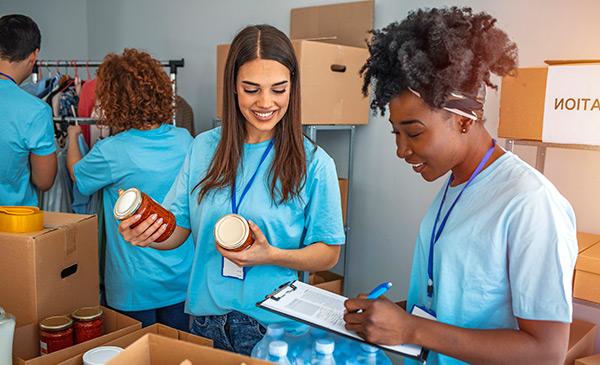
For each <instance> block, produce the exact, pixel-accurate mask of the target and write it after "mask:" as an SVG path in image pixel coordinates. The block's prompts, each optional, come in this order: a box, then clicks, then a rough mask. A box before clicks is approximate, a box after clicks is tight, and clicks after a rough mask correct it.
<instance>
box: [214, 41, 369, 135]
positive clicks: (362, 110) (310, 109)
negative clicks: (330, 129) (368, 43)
mask: <svg viewBox="0 0 600 365" xmlns="http://www.w3.org/2000/svg"><path fill="white" fill-rule="evenodd" d="M292 44H293V46H294V50H295V51H296V57H297V58H298V64H299V65H298V67H299V68H300V88H301V90H302V91H301V92H302V97H301V108H302V112H301V120H302V124H367V123H368V122H369V98H366V97H364V96H363V95H362V92H361V87H362V78H361V77H360V75H359V73H358V72H359V70H360V68H361V67H362V66H363V64H364V63H365V62H366V60H367V58H368V55H369V52H368V51H367V50H366V49H364V48H357V47H348V46H341V45H336V44H328V43H322V42H315V41H306V40H294V41H292ZM228 51H229V45H219V46H217V106H216V113H217V118H219V119H221V118H222V116H223V110H222V108H223V78H224V75H223V73H224V71H225V62H226V60H227V52H228Z"/></svg>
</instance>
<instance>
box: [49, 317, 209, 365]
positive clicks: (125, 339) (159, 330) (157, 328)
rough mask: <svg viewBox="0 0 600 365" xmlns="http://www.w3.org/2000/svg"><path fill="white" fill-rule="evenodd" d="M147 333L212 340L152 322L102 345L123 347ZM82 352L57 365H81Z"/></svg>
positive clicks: (197, 341)
mask: <svg viewBox="0 0 600 365" xmlns="http://www.w3.org/2000/svg"><path fill="white" fill-rule="evenodd" d="M149 333H152V334H155V335H160V336H164V337H168V338H173V339H176V340H180V341H184V342H189V343H194V344H197V345H201V346H208V347H212V346H213V342H212V340H209V339H208V338H204V337H200V336H196V335H193V334H191V333H187V332H183V331H179V330H176V329H175V328H171V327H169V326H165V325H164V324H160V323H157V324H153V325H151V326H148V327H144V328H142V329H140V330H137V331H134V332H131V333H129V334H126V335H124V336H122V337H119V338H117V339H114V340H112V341H109V342H106V343H103V344H102V346H117V347H120V348H123V349H124V348H126V347H127V346H129V345H131V344H132V343H134V342H135V341H137V340H139V339H140V338H142V337H144V336H145V335H147V334H149ZM83 354H84V353H80V354H78V355H77V356H75V357H72V358H70V359H68V360H66V361H63V362H61V363H59V364H58V365H83Z"/></svg>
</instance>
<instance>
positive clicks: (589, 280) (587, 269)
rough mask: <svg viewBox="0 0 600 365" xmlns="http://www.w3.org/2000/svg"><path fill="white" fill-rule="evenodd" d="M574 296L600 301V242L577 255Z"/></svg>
mask: <svg viewBox="0 0 600 365" xmlns="http://www.w3.org/2000/svg"><path fill="white" fill-rule="evenodd" d="M573 296H574V297H575V298H578V299H583V300H587V301H590V302H595V303H600V242H598V243H595V244H594V245H592V246H591V247H588V248H587V249H585V250H584V251H583V252H581V253H580V254H579V255H578V256H577V264H576V265H575V284H574V285H573Z"/></svg>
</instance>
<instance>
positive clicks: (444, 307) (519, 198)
mask: <svg viewBox="0 0 600 365" xmlns="http://www.w3.org/2000/svg"><path fill="white" fill-rule="evenodd" d="M463 185H464V184H461V185H459V186H455V187H450V188H449V189H448V195H447V197H446V201H445V203H444V207H443V209H442V212H441V214H440V217H444V216H445V214H446V212H447V211H448V208H449V207H450V205H451V203H452V202H454V200H455V199H456V196H457V194H458V193H460V191H461V190H462V188H463ZM442 194H443V190H442V191H440V193H438V195H437V196H436V198H435V200H434V201H433V203H432V204H431V206H430V208H429V210H428V211H427V213H426V215H425V217H424V218H423V220H422V222H421V226H420V230H419V235H418V237H417V245H416V248H415V253H414V257H413V267H412V273H411V279H410V288H409V293H408V308H412V305H421V306H426V307H427V306H428V303H429V298H428V296H427V279H428V275H427V261H428V255H429V243H430V238H431V231H432V228H433V224H434V221H435V216H436V213H437V211H438V209H439V206H440V201H441V199H442ZM440 219H441V218H440ZM576 257H577V237H576V226H575V214H574V212H573V209H572V208H571V206H570V204H569V202H568V201H567V200H566V199H565V198H564V197H563V196H562V195H561V194H560V193H559V192H558V190H557V189H556V188H555V187H554V186H553V185H552V183H550V181H548V179H546V178H545V177H544V176H543V175H542V174H540V173H539V172H538V171H537V170H535V169H533V168H532V167H531V166H529V165H528V164H527V163H525V162H523V161H522V160H521V159H519V157H517V156H516V155H514V154H512V153H510V152H506V153H505V154H504V155H502V156H501V157H500V158H499V159H497V160H496V161H494V162H493V163H492V164H491V165H490V166H489V167H488V168H486V169H485V170H483V171H482V172H481V174H479V175H478V176H477V177H476V178H475V179H474V180H473V182H472V183H471V185H469V187H467V189H466V190H465V192H464V193H463V195H462V197H461V198H460V200H459V201H458V203H457V205H456V207H455V208H454V210H453V211H452V213H451V214H450V217H449V218H448V221H447V224H446V227H445V228H444V231H443V232H442V234H441V236H440V238H439V240H438V241H437V243H436V244H435V246H434V261H433V277H434V295H433V299H432V300H431V307H432V309H433V310H434V311H435V312H436V314H437V320H438V321H440V322H443V323H447V324H451V325H454V326H459V327H464V328H475V329H516V328H518V324H517V317H518V318H523V319H529V320H541V321H558V322H571V315H572V304H571V280H572V277H573V269H574V266H575V260H576ZM405 363H406V364H413V363H415V362H413V361H412V360H405ZM427 363H428V364H463V362H461V361H458V360H456V359H453V358H450V357H448V356H445V355H441V354H437V353H434V352H431V353H430V354H429V357H428V358H427Z"/></svg>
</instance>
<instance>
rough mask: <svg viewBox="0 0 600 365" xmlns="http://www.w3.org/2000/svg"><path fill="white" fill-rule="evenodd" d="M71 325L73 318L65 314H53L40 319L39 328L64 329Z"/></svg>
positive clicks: (45, 329) (56, 330)
mask: <svg viewBox="0 0 600 365" xmlns="http://www.w3.org/2000/svg"><path fill="white" fill-rule="evenodd" d="M72 325H73V320H72V319H71V318H69V317H67V316H53V317H48V318H45V319H44V320H42V321H40V329H41V330H44V331H49V332H58V331H62V330H65V329H67V328H69V327H71V326H72Z"/></svg>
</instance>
